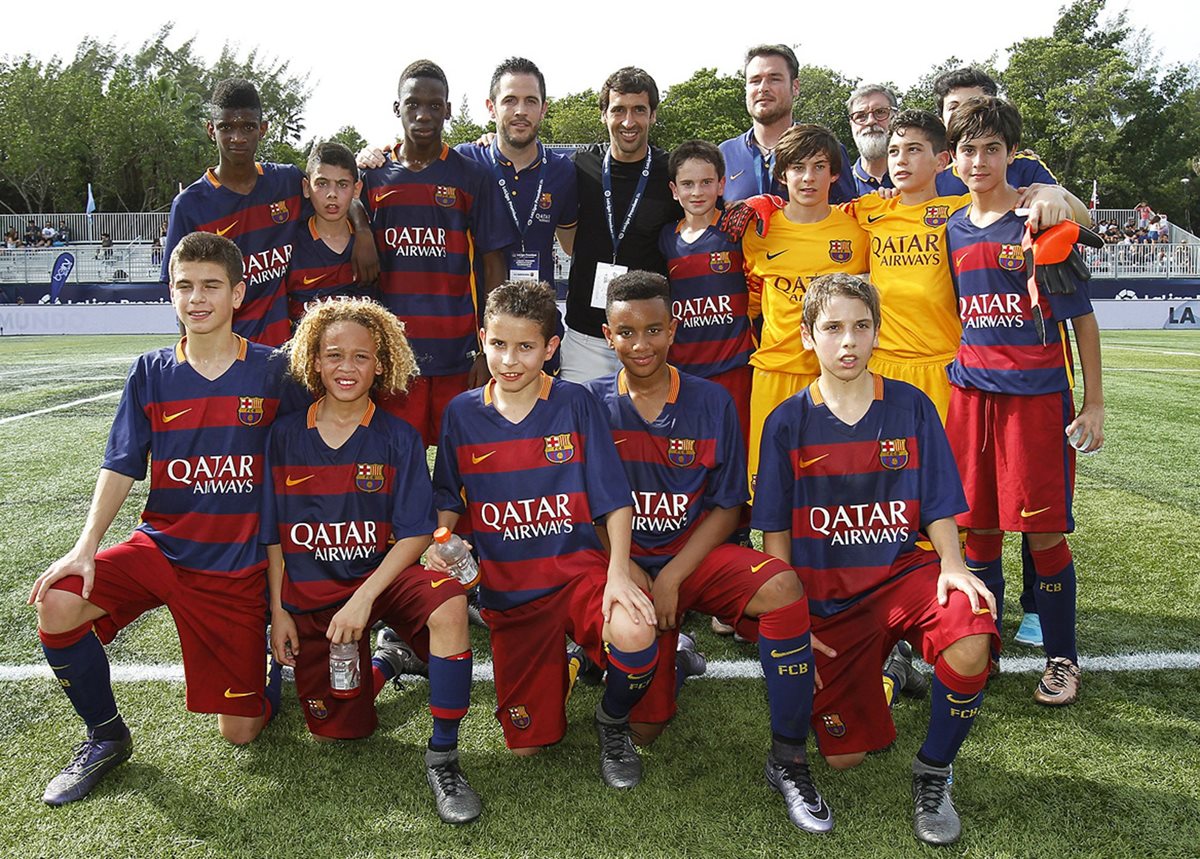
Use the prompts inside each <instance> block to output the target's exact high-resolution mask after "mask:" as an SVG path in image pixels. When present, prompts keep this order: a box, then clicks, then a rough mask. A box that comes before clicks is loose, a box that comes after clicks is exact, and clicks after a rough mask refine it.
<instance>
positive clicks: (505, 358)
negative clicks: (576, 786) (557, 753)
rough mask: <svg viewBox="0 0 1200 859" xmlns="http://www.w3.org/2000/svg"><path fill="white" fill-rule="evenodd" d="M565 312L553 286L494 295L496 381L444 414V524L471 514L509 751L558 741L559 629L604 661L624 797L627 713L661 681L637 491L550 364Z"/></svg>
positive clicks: (438, 489) (486, 335)
mask: <svg viewBox="0 0 1200 859" xmlns="http://www.w3.org/2000/svg"><path fill="white" fill-rule="evenodd" d="M556 319H557V308H556V306H555V300H554V291H553V290H552V289H551V288H550V287H548V286H546V285H545V284H538V283H533V282H532V281H509V282H506V283H504V284H502V285H501V286H499V287H497V288H496V289H495V290H494V291H493V292H492V293H491V294H490V295H489V296H488V302H487V307H486V309H485V310H484V329H483V330H482V331H481V332H480V336H481V337H482V339H483V343H484V350H485V354H486V355H487V361H488V369H489V370H490V371H491V373H492V377H493V379H492V381H490V382H488V383H487V384H486V385H485V386H484V387H482V388H480V389H477V390H473V391H467V392H466V393H463V394H460V395H459V396H458V397H456V398H455V399H454V400H453V401H452V402H451V403H450V405H449V406H448V407H447V409H446V414H445V418H444V419H443V421H442V435H441V440H440V441H439V443H438V451H437V461H436V463H435V464H434V487H435V495H436V498H435V501H436V504H437V507H438V511H439V512H438V524H439V525H441V526H445V527H449V528H453V527H454V525H455V524H456V523H457V522H458V519H459V517H460V516H461V515H462V514H463V513H464V512H466V511H467V510H469V511H470V513H471V520H472V522H473V523H474V526H475V528H474V540H475V547H476V548H477V549H478V551H479V558H480V575H481V584H480V603H481V604H482V606H483V616H484V619H485V620H487V622H488V628H489V631H490V633H491V641H492V657H493V663H494V667H495V680H496V700H497V704H498V706H497V709H496V715H497V717H498V718H499V720H500V724H501V727H502V728H503V730H504V740H505V742H506V743H507V744H508V747H509V748H510V749H512V750H513V751H514V752H515V753H517V754H519V755H526V754H534V753H535V752H537V751H538V750H539V749H540V748H541V747H542V746H546V745H550V744H552V743H556V742H558V741H559V740H560V739H562V736H563V734H564V733H565V731H566V709H565V702H566V697H567V691H568V681H567V656H566V653H565V651H564V650H563V635H564V633H565V634H567V635H570V636H571V638H572V639H573V640H574V641H576V642H577V643H578V644H579V645H581V646H582V647H583V648H584V649H585V650H586V651H587V653H588V656H589V657H590V658H591V659H592V660H593V661H594V662H596V663H597V664H599V665H601V666H604V665H607V667H608V683H607V685H606V687H605V690H604V696H603V698H602V699H601V701H600V703H599V705H598V706H597V707H596V712H595V723H596V730H597V733H598V734H599V738H600V745H601V755H600V769H601V775H602V777H603V778H604V781H605V783H606V784H607V785H609V786H610V787H615V788H629V787H633V786H634V785H636V784H637V783H638V782H639V781H640V780H641V774H642V764H641V759H640V758H639V757H638V754H637V751H636V750H635V749H634V748H633V743H632V741H631V739H630V728H629V713H630V711H631V710H632V709H633V707H634V705H636V704H637V702H638V701H639V700H641V698H642V696H643V695H645V693H646V690H647V689H648V688H649V686H650V683H651V681H652V679H653V677H654V669H655V663H656V662H657V658H658V649H657V644H656V641H655V635H654V626H655V615H654V607H653V606H652V605H651V603H650V599H649V597H647V596H646V594H645V593H644V592H643V590H642V584H641V583H640V582H639V581H638V580H637V579H636V578H635V577H634V576H633V574H632V573H631V571H630V565H629V541H630V524H631V522H632V519H633V508H632V504H631V500H630V490H629V483H628V481H627V480H626V479H625V473H624V471H623V470H622V468H621V461H620V459H618V457H617V451H616V448H615V447H614V446H613V442H612V437H611V435H610V433H609V429H608V422H607V421H606V420H605V418H604V413H603V411H602V410H601V408H600V404H599V403H598V402H597V401H596V399H595V397H593V396H592V395H591V394H589V393H588V392H587V391H586V390H585V389H584V388H582V387H581V386H579V385H576V384H573V383H571V382H566V381H562V380H560V379H553V378H551V377H550V376H547V375H546V374H545V373H544V372H543V371H542V365H543V362H544V361H545V360H546V359H547V358H549V357H550V355H551V354H552V353H553V352H554V350H555V349H556V348H557V347H558V337H557V336H556V335H555V334H554V327H555V320H556ZM596 521H602V522H603V523H604V524H603V526H597V525H595V524H594V522H596ZM427 563H430V565H431V566H434V567H435V568H440V567H439V564H440V565H443V566H444V562H443V561H441V560H440V559H438V558H431V559H427Z"/></svg>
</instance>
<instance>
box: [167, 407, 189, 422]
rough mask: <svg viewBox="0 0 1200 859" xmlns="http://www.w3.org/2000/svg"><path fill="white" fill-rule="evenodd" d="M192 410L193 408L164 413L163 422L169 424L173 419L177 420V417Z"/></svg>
mask: <svg viewBox="0 0 1200 859" xmlns="http://www.w3.org/2000/svg"><path fill="white" fill-rule="evenodd" d="M190 411H191V409H184V410H183V411H182V412H176V413H175V414H173V415H163V416H162V422H163V423H164V424H169V423H170V422H171V421H173V420H175V418H181V417H183V416H184V415H186V414H187V413H188V412H190Z"/></svg>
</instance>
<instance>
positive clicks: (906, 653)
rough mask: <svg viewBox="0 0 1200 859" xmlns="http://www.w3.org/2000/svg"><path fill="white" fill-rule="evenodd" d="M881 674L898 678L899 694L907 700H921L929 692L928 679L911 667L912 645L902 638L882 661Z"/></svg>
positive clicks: (914, 667) (913, 666)
mask: <svg viewBox="0 0 1200 859" xmlns="http://www.w3.org/2000/svg"><path fill="white" fill-rule="evenodd" d="M883 673H884V674H890V675H892V676H893V677H898V678H900V688H899V692H900V694H902V695H904V696H906V697H908V698H923V697H925V693H926V692H928V691H929V678H927V677H926V676H925V675H924V674H922V673H921V672H920V671H918V670H917V668H916V666H915V665H913V649H912V645H911V644H909V643H908V642H907V641H905V640H904V639H903V638H902V639H900V640H899V641H897V642H896V646H895V647H893V648H892V652H891V653H889V654H888V658H887V659H885V660H884V662H883Z"/></svg>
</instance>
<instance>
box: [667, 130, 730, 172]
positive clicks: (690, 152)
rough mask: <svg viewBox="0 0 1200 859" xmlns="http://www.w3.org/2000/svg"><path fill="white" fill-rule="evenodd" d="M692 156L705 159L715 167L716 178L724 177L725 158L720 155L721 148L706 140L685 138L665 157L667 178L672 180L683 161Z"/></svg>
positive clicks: (701, 159)
mask: <svg viewBox="0 0 1200 859" xmlns="http://www.w3.org/2000/svg"><path fill="white" fill-rule="evenodd" d="M692 158H695V159H698V160H700V161H707V162H708V163H709V164H711V165H712V166H713V167H715V168H717V178H718V179H724V178H725V159H724V158H723V157H721V150H720V149H718V148H717V147H716V146H715V145H713V144H712V143H709V142H708V141H707V140H685V141H683V143H680V144H679V145H678V146H676V147H675V148H674V149H673V150H672V151H671V156H670V158H668V159H667V178H668V179H670V180H671V181H672V182H674V181H675V174H676V173H678V172H679V168H680V167H682V166H683V162H685V161H688V160H690V159H692Z"/></svg>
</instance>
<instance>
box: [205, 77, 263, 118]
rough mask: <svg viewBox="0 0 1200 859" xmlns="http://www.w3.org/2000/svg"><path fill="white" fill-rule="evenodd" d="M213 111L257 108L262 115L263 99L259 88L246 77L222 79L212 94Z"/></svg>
mask: <svg viewBox="0 0 1200 859" xmlns="http://www.w3.org/2000/svg"><path fill="white" fill-rule="evenodd" d="M212 109H213V113H214V114H216V113H220V112H221V111H223V110H256V111H258V115H259V117H261V116H262V99H260V98H259V97H258V88H257V87H255V86H254V84H252V83H250V81H248V80H245V79H244V78H227V79H225V80H223V81H220V82H219V83H218V84H217V86H216V88H215V89H214V90H213V94H212Z"/></svg>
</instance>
